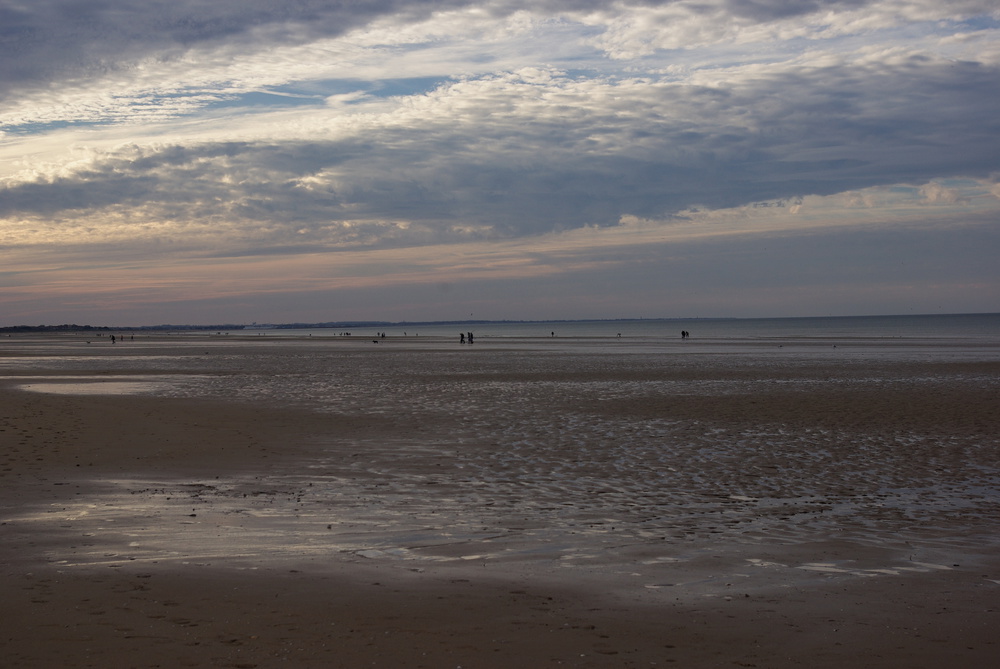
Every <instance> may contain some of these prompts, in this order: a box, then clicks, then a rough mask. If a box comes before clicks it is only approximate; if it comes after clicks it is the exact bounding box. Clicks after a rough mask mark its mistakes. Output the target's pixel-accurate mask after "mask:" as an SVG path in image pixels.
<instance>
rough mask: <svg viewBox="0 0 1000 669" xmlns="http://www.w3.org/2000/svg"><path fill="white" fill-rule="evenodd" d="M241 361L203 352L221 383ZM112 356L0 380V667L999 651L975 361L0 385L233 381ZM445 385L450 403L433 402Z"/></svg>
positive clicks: (980, 380) (888, 660) (997, 575)
mask: <svg viewBox="0 0 1000 669" xmlns="http://www.w3.org/2000/svg"><path fill="white" fill-rule="evenodd" d="M389 343H391V342H389ZM427 345H428V344H426V343H422V346H427ZM562 345H563V346H566V344H562ZM278 349H282V347H281V346H278ZM278 349H273V350H271V351H270V353H271V354H272V357H273V355H275V354H276V352H277V351H278ZM282 350H284V349H282ZM310 350H312V349H310ZM260 351H261V349H260V348H259V347H256V348H255V347H253V346H251V345H249V344H243V343H240V344H232V345H226V347H225V348H224V352H225V354H226V355H227V356H229V358H227V359H235V360H236V362H235V363H234V366H235V367H237V368H238V367H240V366H245V365H246V364H249V363H248V362H247V360H251V359H256V357H257V356H259V354H260ZM133 353H134V354H135V356H136V357H137V358H138V359H139V360H138V361H137V362H136V361H132V362H129V363H128V364H127V365H124V366H122V364H119V363H118V362H116V361H115V360H110V359H108V358H106V357H105V355H106V354H104V353H103V352H102V353H92V352H88V353H87V354H86V356H85V358H84V359H82V360H73V361H68V362H59V361H58V360H56V359H54V358H53V359H51V360H50V359H49V358H47V357H46V355H45V353H44V351H40V352H37V355H38V358H37V359H34V358H32V359H26V360H21V361H18V362H16V363H10V364H8V365H7V366H6V367H5V368H4V371H3V374H4V375H5V377H6V378H0V407H2V408H3V412H2V420H0V430H2V431H0V446H2V450H0V522H2V523H3V524H2V525H0V568H2V570H3V579H2V581H0V601H2V604H0V606H2V607H3V619H4V629H3V631H2V632H0V653H2V656H3V657H4V658H5V663H9V664H10V665H11V666H19V667H51V666H61V667H88V666H94V667H98V666H100V667H105V666H123V667H125V666H128V667H160V666H162V667H173V666H194V667H278V666H296V667H359V666H395V667H421V666H424V667H453V666H462V667H509V666H512V665H521V666H529V667H536V666H539V667H540V666H573V667H590V666H594V667H648V666H669V665H673V666H685V667H715V666H720V667H730V666H757V667H798V666H809V667H843V666H857V667H899V666H907V667H946V666H984V667H985V666H994V665H995V664H996V661H997V658H998V657H1000V642H998V641H997V640H996V639H995V630H996V629H997V626H998V625H997V624H998V622H1000V618H998V613H1000V611H998V608H1000V607H998V602H1000V551H998V540H1000V538H998V536H997V535H998V533H997V531H996V530H997V524H996V519H997V518H998V517H1000V493H998V489H997V482H998V476H1000V444H998V438H997V435H998V434H1000V394H998V392H1000V391H998V389H1000V362H997V361H996V360H995V359H993V360H991V359H989V357H990V356H988V355H987V356H986V359H978V360H973V361H964V360H960V361H955V360H951V359H946V360H942V359H937V358H933V357H931V358H930V359H928V360H921V359H913V358H912V357H907V358H906V359H905V360H902V361H900V360H897V359H895V358H892V357H891V356H889V357H885V356H882V357H880V356H877V355H876V356H875V357H874V358H872V359H871V360H868V359H861V360H858V359H853V358H852V359H847V360H846V361H829V360H827V358H826V357H824V356H825V355H826V354H824V356H812V355H811V354H810V355H807V356H806V357H805V358H796V359H794V360H785V359H784V358H782V359H777V360H773V361H771V362H769V363H768V364H767V365H766V366H764V367H762V366H760V365H758V364H757V363H756V362H753V360H756V358H754V357H753V355H752V352H751V354H750V356H749V358H748V357H745V356H742V355H741V356H736V357H735V358H734V357H733V356H731V355H728V354H727V355H721V356H718V357H713V356H711V355H709V356H707V357H704V358H701V359H698V360H696V361H694V362H689V363H688V362H683V361H681V360H679V359H678V360H675V361H672V362H671V363H670V364H667V363H662V364H661V363H657V364H653V365H650V364H647V363H645V362H642V361H639V362H638V363H635V362H632V361H628V360H626V361H622V360H621V359H619V358H614V359H611V358H608V359H604V358H598V359H597V362H596V363H595V362H594V361H593V360H591V361H590V362H588V363H587V364H583V363H581V362H580V361H579V360H577V359H575V358H572V359H570V358H564V357H559V356H556V357H555V358H553V357H552V356H550V355H549V354H547V353H545V352H544V351H542V352H541V353H539V354H538V355H537V356H536V355H535V353H532V354H531V355H530V356H527V357H519V356H520V355H521V354H520V353H519V352H517V351H515V352H513V353H511V352H510V351H507V352H505V351H503V350H499V349H497V350H492V351H491V350H490V349H489V348H488V347H483V348H481V349H478V350H477V351H476V352H475V353H472V352H470V351H468V350H463V352H462V354H463V355H464V356H465V358H464V360H463V361H461V362H460V363H456V365H457V366H455V367H451V368H449V367H448V366H447V365H446V364H443V363H442V360H443V358H441V357H439V355H438V353H436V352H433V351H432V352H430V353H427V352H425V351H422V350H418V349H415V348H414V349H413V350H401V351H400V356H401V357H400V358H397V359H392V360H391V361H390V360H388V359H386V358H377V357H372V356H376V355H381V354H376V353H368V352H367V351H365V352H363V353H361V354H356V353H354V352H353V350H352V351H351V352H350V355H351V356H352V359H351V363H350V364H351V365H353V366H354V367H356V368H357V369H361V370H372V369H376V368H378V367H379V366H380V365H384V366H385V370H384V371H385V374H386V375H387V377H392V378H395V377H396V376H407V375H409V377H412V378H414V379H419V383H420V384H424V385H415V386H413V388H414V392H416V391H417V390H419V389H420V388H424V389H425V390H424V391H423V392H424V393H425V394H426V393H428V392H429V391H428V390H426V389H430V388H438V387H440V388H442V390H440V391H439V392H440V394H441V395H443V397H442V398H441V399H440V403H439V404H435V403H434V402H433V401H432V398H426V397H424V398H414V397H397V398H393V397H392V396H385V393H381V392H380V393H378V394H373V395H372V396H371V397H366V398H364V401H360V400H358V401H355V400H352V399H350V397H341V398H339V400H338V402H335V403H333V404H331V405H330V406H327V407H325V408H322V410H317V408H316V407H311V406H305V405H296V404H295V403H294V402H280V401H274V402H262V401H260V400H259V398H258V399H255V398H254V397H237V398H233V397H230V396H227V395H225V394H223V395H220V396H214V397H207V396H198V397H193V396H191V393H190V392H187V393H186V395H185V396H173V397H171V396H162V393H161V394H160V395H157V394H142V393H134V392H124V393H123V392H112V393H109V394H101V393H91V394H72V393H69V394H64V393H56V392H35V391H30V390H25V389H24V388H23V386H24V385H36V384H43V385H44V384H45V383H53V384H54V383H57V382H58V383H66V382H71V381H74V380H76V381H82V382H87V383H96V382H98V381H94V378H95V377H96V378H100V377H101V375H102V374H104V375H106V377H107V378H108V379H111V380H112V381H113V382H116V383H118V382H125V381H129V380H142V381H143V382H148V381H150V380H153V381H156V382H160V381H164V380H166V381H165V382H169V381H170V379H171V378H172V377H171V375H177V377H178V378H180V377H181V376H183V377H184V378H187V377H189V376H192V375H197V376H198V379H202V378H203V377H204V378H208V381H205V383H206V384H207V385H206V386H205V387H208V388H218V387H223V386H217V385H213V384H215V383H216V381H215V380H214V379H215V377H214V376H211V375H219V376H220V377H226V375H230V376H231V375H232V374H233V372H232V371H231V370H230V369H229V368H228V367H226V364H227V363H224V361H215V360H212V361H203V360H201V359H195V358H194V357H191V358H190V359H189V360H186V361H185V362H184V364H183V365H181V367H183V369H181V370H178V369H175V368H173V367H171V368H170V369H169V370H168V369H165V368H164V367H163V364H162V363H161V362H159V360H161V359H162V358H170V359H171V360H173V359H174V357H176V356H178V355H181V356H183V355H190V351H187V350H186V349H179V350H175V349H169V350H168V349H154V348H148V349H144V350H142V351H138V349H133ZM213 353H214V350H213ZM201 354H204V355H207V352H202V353H201ZM425 354H426V357H425V358H423V359H422V358H421V355H425ZM33 355H34V354H33ZM115 355H124V354H122V353H120V352H116V353H115ZM332 355H334V356H340V355H341V352H340V351H335V352H334V353H333V354H332ZM559 355H560V356H561V355H562V353H560V354H559ZM144 356H145V357H147V358H148V359H145V360H144V359H143V358H144ZM241 356H248V357H246V358H241ZM507 356H514V358H512V359H511V360H507V359H506V357H507ZM411 358H412V359H416V361H415V362H405V361H409V360H411ZM269 359H270V358H269ZM308 362H309V364H310V365H312V364H315V363H314V361H313V360H310V361H308ZM390 362H391V364H390ZM404 363H405V364H404ZM515 363H516V364H515ZM170 364H171V365H173V364H174V363H173V362H171V363H170ZM287 364H290V363H288V362H287V361H286V362H283V363H282V365H284V366H287ZM407 365H410V366H407ZM354 367H352V368H354ZM296 374H298V375H299V376H296V379H298V381H302V380H303V379H304V378H305V377H304V376H303V373H300V372H296ZM227 378H228V377H227ZM379 378H381V377H373V376H370V375H369V376H365V378H364V381H363V384H359V386H358V387H357V388H354V387H352V392H351V393H349V394H350V396H351V397H355V398H356V397H357V396H358V395H359V393H361V392H362V388H364V387H370V386H372V385H373V384H376V385H377V383H381V381H379V380H378V379H379ZM459 381H461V383H464V384H467V385H463V386H461V387H460V388H459V390H460V391H461V392H460V393H459V395H461V394H463V393H465V394H467V393H469V392H470V389H472V390H473V391H474V396H475V397H477V398H478V399H477V400H476V402H478V403H479V405H478V406H476V407H474V409H475V411H471V410H470V411H468V412H466V411H464V410H461V409H459V408H457V406H458V405H457V404H456V401H457V400H456V397H457V396H456V397H451V396H449V395H448V393H449V392H452V390H451V389H453V388H455V386H456V384H457V383H459ZM227 382H228V381H227ZM198 383H202V381H201V380H199V381H198ZM240 383H241V384H243V383H245V379H242V378H241V379H240ZM413 383H416V381H414V382H413ZM199 387H201V386H199ZM224 387H226V388H228V387H230V386H224ZM407 387H409V386H407ZM678 387H682V388H685V389H686V390H685V392H678V391H677V390H676V389H677V388H678ZM123 388H125V389H126V390H127V389H128V388H130V387H129V386H124V387H118V388H116V390H118V391H120V390H122V389H123ZM132 389H133V390H134V388H132ZM616 389H617V390H616ZM36 390H37V387H36ZM70 390H72V389H70ZM268 392H271V393H272V394H273V396H278V395H279V394H280V393H279V391H278V390H277V389H269V390H268ZM380 398H382V399H380ZM379 402H384V404H379ZM519 402H523V403H519ZM387 407H388V409H391V408H392V407H397V410H396V411H395V412H391V411H389V410H388V409H387ZM553 416H561V418H558V419H556V418H553ZM622 444H625V445H626V446H627V448H626V447H624V446H622Z"/></svg>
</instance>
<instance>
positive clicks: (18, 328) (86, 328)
mask: <svg viewBox="0 0 1000 669" xmlns="http://www.w3.org/2000/svg"><path fill="white" fill-rule="evenodd" d="M245 327H246V326H245V325H142V326H138V327H135V326H131V327H110V326H108V325H77V324H76V323H64V324H63V325H11V326H8V327H0V332H111V331H114V332H141V331H157V332H162V331H167V330H242V329H244V328H245Z"/></svg>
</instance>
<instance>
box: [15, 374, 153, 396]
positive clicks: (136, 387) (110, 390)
mask: <svg viewBox="0 0 1000 669" xmlns="http://www.w3.org/2000/svg"><path fill="white" fill-rule="evenodd" d="M165 385H166V383H165V382H163V381H139V380H131V379H130V380H128V381H118V380H111V379H107V378H101V379H81V380H73V381H43V382H41V383H23V384H21V385H20V386H18V387H19V388H21V389H23V390H30V391H31V392H35V393H55V394H57V395H137V394H150V393H155V392H156V391H158V390H162V389H163V387H164V386H165Z"/></svg>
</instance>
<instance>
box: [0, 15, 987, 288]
mask: <svg viewBox="0 0 1000 669" xmlns="http://www.w3.org/2000/svg"><path fill="white" fill-rule="evenodd" d="M998 31H1000V10H998V9H997V8H996V7H995V3H992V2H986V1H985V0H956V1H955V2H949V3H940V2H935V1H932V0H904V1H902V2H886V1H884V0H841V1H837V0H828V1H827V0H807V1H806V2H802V1H800V0H795V1H792V0H703V1H702V0H699V1H698V2H693V1H691V2H689V1H686V0H677V1H669V2H667V1H664V2H654V1H647V0H642V1H640V0H635V1H632V0H621V1H618V2H614V3H608V2H600V1H598V0H544V1H543V2H536V3H525V2H520V1H517V0H486V1H483V2H473V1H467V0H445V1H442V2H433V3H429V2H414V1H413V0H384V1H380V2H371V3H356V2H346V1H345V2H329V1H327V0H324V1H320V0H301V1H299V2H295V3H274V2H267V3H265V2H261V1H259V0H245V1H243V0H241V1H240V2H236V1H235V0H219V1H218V2H215V3H211V4H209V3H205V2H202V1H200V0H176V1H172V2H166V1H159V0H157V1H155V2H148V3H130V2H124V1H116V0H111V1H108V2H94V3H81V2H78V1H76V0H72V1H71V0H37V1H36V2H32V3H21V4H10V3H8V4H7V5H5V6H4V7H2V8H0V133H2V134H0V244H4V245H5V247H6V251H7V252H8V253H15V252H17V253H28V252H31V253H32V254H35V253H38V254H41V253H42V250H44V249H47V250H48V251H47V252H48V253H51V254H53V257H57V256H58V257H61V256H60V254H61V253H63V252H65V253H69V254H70V255H72V256H73V257H78V256H80V257H82V255H86V254H87V253H92V254H93V257H94V258H95V260H94V262H95V263H96V264H100V262H102V261H108V262H110V261H112V260H113V261H114V262H128V259H129V258H149V257H156V258H159V259H162V260H163V262H164V263H167V262H168V261H169V262H188V261H190V262H198V261H208V260H209V259H210V260H212V261H213V262H215V261H218V262H219V263H220V264H219V265H218V266H219V267H227V268H229V269H230V270H231V269H232V267H233V266H235V265H227V264H226V262H225V261H226V260H227V259H231V260H233V262H234V263H235V262H236V261H237V260H239V259H245V258H252V257H254V256H259V257H260V258H261V259H262V262H264V260H265V259H268V258H273V259H278V258H283V259H286V260H287V259H289V258H294V257H298V256H302V257H307V256H309V254H315V253H320V254H323V253H328V252H330V253H337V254H340V255H341V256H342V257H347V253H346V252H352V253H360V252H361V251H364V252H365V253H376V252H377V253H385V254H390V253H394V252H400V253H402V252H404V251H410V252H412V253H415V254H417V255H420V253H421V249H432V248H433V249H440V248H445V247H446V246H447V245H457V246H462V247H463V248H464V247H466V245H474V244H492V245H498V244H515V245H517V244H523V245H524V246H520V247H518V253H524V254H527V253H528V250H527V247H528V246H531V245H539V244H543V240H547V239H550V238H551V237H553V236H554V237H558V238H559V239H560V240H562V242H561V243H569V241H568V240H570V241H573V244H576V243H580V244H585V242H583V241H579V240H584V239H586V240H601V243H605V244H611V245H612V246H613V247H614V248H615V249H617V250H618V251H616V253H617V252H620V251H621V249H622V248H623V245H620V244H619V243H618V240H620V239H625V238H626V237H628V236H629V235H631V236H633V237H634V238H636V239H642V240H646V241H648V238H647V237H646V235H661V236H662V235H666V236H667V237H669V238H670V239H672V240H673V241H674V242H676V243H681V242H683V243H688V242H689V241H690V240H691V239H693V238H694V237H699V236H704V237H705V238H706V239H707V238H708V237H709V236H711V237H713V238H720V239H721V238H724V237H725V238H729V239H734V238H735V237H734V235H735V234H736V231H738V230H739V231H742V232H740V234H744V233H745V234H747V235H753V234H773V233H775V231H777V230H801V231H803V232H808V231H811V230H814V226H825V228H831V229H832V228H835V227H837V225H841V224H842V225H844V226H852V225H860V226H862V227H863V226H865V225H870V224H871V219H870V218H866V216H867V215H868V214H870V213H872V212H877V213H878V215H879V216H881V217H882V220H885V221H890V222H891V221H898V220H905V219H906V217H910V218H912V219H913V220H921V221H925V220H927V219H926V214H927V211H929V210H933V211H935V212H938V213H943V212H948V216H950V215H951V212H953V211H958V210H961V211H964V212H966V213H968V214H970V215H974V216H981V215H986V213H987V212H993V210H992V209H991V208H990V207H991V206H992V204H993V203H995V201H996V192H997V191H996V188H995V185H994V184H995V175H996V174H1000V119H998V117H997V115H996V113H995V110H996V109H997V108H998V107H1000V104H998V103H1000V49H998V48H997V46H996V44H997V43H998V40H997V39H996V37H997V34H998ZM987 202H988V203H989V204H987ZM763 204H768V205H772V204H776V205H779V206H766V207H765V206H763ZM948 216H945V217H943V218H939V219H935V220H937V221H938V224H940V225H942V226H944V227H950V226H951V225H952V221H951V219H950V218H948ZM946 219H947V220H946ZM834 220H836V221H839V223H838V224H837V225H835V224H834V223H832V221H834ZM747 225H748V226H750V227H747V228H745V227H742V226H747ZM667 231H669V234H667ZM682 231H683V232H684V233H685V234H687V235H689V236H687V237H684V236H678V235H680V233H681V232H682ZM612 233H613V234H612ZM607 235H611V236H610V237H609V236H607ZM618 235H623V237H619V236H618ZM699 238H700V237H699ZM611 239H614V240H616V241H615V242H614V243H611V241H610V240H611ZM586 243H589V242H586ZM706 243H707V242H706ZM494 248H496V247H494ZM658 248H660V250H661V252H663V253H667V251H666V250H664V249H663V248H661V247H658ZM43 255H44V254H43ZM556 255H558V254H556ZM32 257H36V258H41V257H42V255H32ZM366 257H369V258H370V257H371V256H366ZM511 258H512V260H511V262H510V263H509V264H506V265H504V266H503V271H500V270H497V273H496V274H494V275H493V276H494V278H496V279H497V280H499V277H500V275H501V274H503V272H507V271H508V270H510V271H514V270H515V269H516V270H517V271H520V272H523V273H525V275H526V276H527V275H531V276H536V275H535V274H532V272H537V271H540V269H539V268H540V267H541V266H540V265H536V264H533V262H531V261H529V260H524V259H523V258H522V261H514V260H513V256H511ZM480 260H481V259H477V260H476V262H479V261H480ZM578 262H579V264H578V265H576V266H578V267H579V268H581V269H580V271H581V272H582V271H583V269H582V268H588V269H587V271H591V272H595V273H600V272H603V271H605V269H606V268H607V267H610V266H612V265H615V264H616V263H615V262H614V261H613V259H609V258H606V257H605V258H598V257H597V256H596V255H589V256H588V257H587V258H586V259H578ZM421 267H423V268H424V269H426V267H425V266H421ZM567 267H568V265H567ZM602 268H603V269H602ZM164 271H166V270H164ZM354 271H356V272H361V269H360V265H358V266H354ZM421 271H423V270H422V269H420V268H417V269H414V270H413V272H414V273H413V277H416V276H417V275H418V274H420V272H421ZM566 271H567V272H568V271H569V270H566ZM574 271H575V270H574ZM426 276H427V277H435V278H434V279H433V280H434V281H437V280H438V278H437V277H436V274H435V272H430V273H429V274H427V275H426ZM504 276H506V277H507V278H508V279H509V278H510V276H509V275H506V274H504ZM341 279H342V277H341ZM219 280H221V279H219ZM302 280H303V281H305V279H304V278H303V279H302ZM428 280H430V279H428ZM407 281H409V282H411V283H420V280H418V279H416V278H412V277H411V278H408V279H407ZM375 289H377V287H372V290H375ZM220 295H221V293H220ZM220 299H221V297H220Z"/></svg>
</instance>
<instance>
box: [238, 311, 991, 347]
mask: <svg viewBox="0 0 1000 669" xmlns="http://www.w3.org/2000/svg"><path fill="white" fill-rule="evenodd" d="M242 332H243V333H246V334H255V335H267V336H288V337H295V336H303V335H304V336H314V337H330V336H340V335H341V334H342V333H344V332H350V333H351V334H352V335H362V336H364V335H369V334H378V333H382V332H384V333H386V335H387V336H394V337H399V336H403V337H407V336H414V337H416V336H432V337H446V338H448V337H454V338H457V337H458V335H459V333H468V332H472V333H473V334H474V335H475V337H476V338H478V339H486V338H500V339H503V338H533V337H603V338H612V337H614V338H618V337H619V336H620V337H623V338H626V337H632V338H634V337H642V338H650V337H679V336H680V333H681V332H688V333H690V337H692V338H697V339H713V340H736V339H744V340H766V339H775V338H791V339H795V338H824V339H827V338H883V339H884V338H905V339H953V338H957V339H963V340H979V341H989V340H1000V314H998V313H984V314H930V315H928V314H923V315H893V316H819V317H809V318H801V317H799V318H691V319H687V318H651V319H619V320H560V321H455V322H432V323H387V324H362V325H352V324H350V323H343V324H338V325H335V326H331V327H323V328H285V327H282V326H267V327H263V328H255V327H248V328H246V329H245V330H243V331H242Z"/></svg>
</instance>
